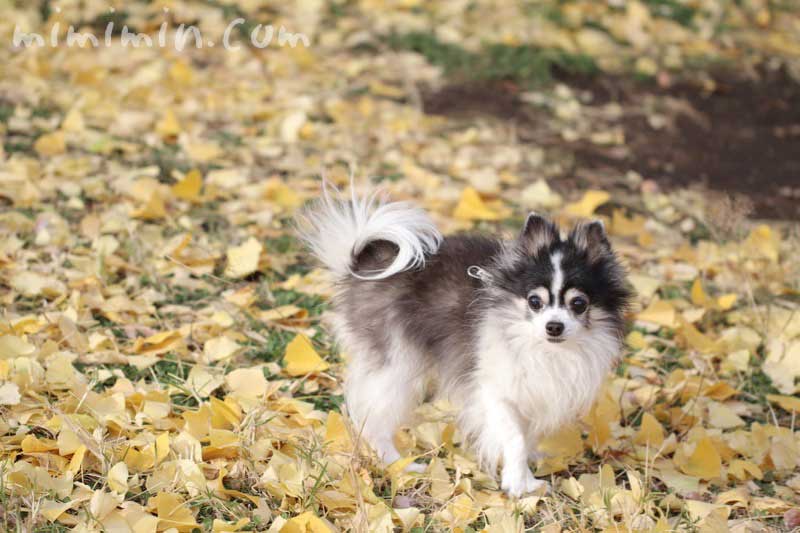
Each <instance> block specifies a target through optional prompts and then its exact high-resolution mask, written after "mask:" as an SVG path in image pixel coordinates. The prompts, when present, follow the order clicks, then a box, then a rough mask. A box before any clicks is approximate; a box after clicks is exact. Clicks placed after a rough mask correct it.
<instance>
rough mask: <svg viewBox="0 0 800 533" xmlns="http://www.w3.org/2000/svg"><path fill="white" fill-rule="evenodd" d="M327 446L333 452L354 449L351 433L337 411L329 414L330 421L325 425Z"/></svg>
mask: <svg viewBox="0 0 800 533" xmlns="http://www.w3.org/2000/svg"><path fill="white" fill-rule="evenodd" d="M325 444H326V445H327V446H328V449H329V450H332V451H333V450H348V449H350V448H352V441H351V439H350V432H349V431H347V426H346V425H345V422H344V419H343V418H342V415H340V414H339V413H337V412H336V411H331V412H330V413H328V420H327V422H326V423H325Z"/></svg>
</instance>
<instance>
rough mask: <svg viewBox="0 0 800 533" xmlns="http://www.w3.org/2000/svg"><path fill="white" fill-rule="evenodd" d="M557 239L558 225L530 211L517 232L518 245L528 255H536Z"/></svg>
mask: <svg viewBox="0 0 800 533" xmlns="http://www.w3.org/2000/svg"><path fill="white" fill-rule="evenodd" d="M558 239H559V237H558V227H557V226H556V225H555V224H554V223H552V222H551V221H550V220H548V219H546V218H545V217H543V216H541V215H539V214H537V213H531V214H529V215H528V218H527V219H526V220H525V225H524V226H523V227H522V232H521V233H520V234H519V239H518V242H519V246H520V247H521V248H522V250H523V251H524V252H525V253H526V254H528V255H537V254H538V253H539V251H540V250H542V249H543V248H549V247H550V245H552V244H553V243H554V242H556V241H557V240H558Z"/></svg>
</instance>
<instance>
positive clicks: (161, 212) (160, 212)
mask: <svg viewBox="0 0 800 533" xmlns="http://www.w3.org/2000/svg"><path fill="white" fill-rule="evenodd" d="M166 215H167V209H166V207H165V206H164V200H163V199H162V198H161V195H160V194H158V192H155V191H154V192H153V194H151V195H150V199H149V200H148V201H147V203H146V204H144V205H143V206H141V207H140V208H138V209H135V210H134V211H133V212H132V213H131V216H132V217H134V218H141V219H142V220H158V219H159V218H164V217H165V216H166Z"/></svg>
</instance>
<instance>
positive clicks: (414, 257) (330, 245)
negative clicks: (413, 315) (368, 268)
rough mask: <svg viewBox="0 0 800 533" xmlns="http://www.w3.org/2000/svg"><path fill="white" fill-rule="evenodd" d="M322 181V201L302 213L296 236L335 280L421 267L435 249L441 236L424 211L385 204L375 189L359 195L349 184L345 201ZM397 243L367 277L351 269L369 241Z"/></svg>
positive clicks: (376, 276)
mask: <svg viewBox="0 0 800 533" xmlns="http://www.w3.org/2000/svg"><path fill="white" fill-rule="evenodd" d="M330 187H331V186H330V185H328V184H327V183H323V189H322V200H321V202H320V203H318V204H317V205H316V206H315V207H314V208H313V209H309V210H306V211H305V212H304V213H303V214H302V215H301V217H300V218H301V224H302V227H301V236H302V237H303V240H305V241H306V244H307V245H308V246H309V248H311V251H312V252H313V253H314V255H316V256H317V257H318V258H319V259H320V260H321V261H322V263H323V264H324V265H325V266H326V267H327V268H328V269H329V270H330V271H331V272H333V274H334V276H336V277H337V278H344V277H345V276H355V277H357V278H361V279H372V280H375V279H384V278H388V277H390V276H392V275H394V274H397V273H398V272H402V271H403V270H408V269H409V268H414V267H417V266H422V265H423V264H424V263H425V254H427V253H434V252H436V250H437V248H438V247H439V243H440V242H441V241H442V234H441V233H439V230H438V229H437V228H436V225H435V224H434V223H433V221H432V220H431V219H430V217H429V216H428V215H427V213H425V211H423V210H421V209H419V208H416V207H414V206H412V205H410V204H408V203H405V202H385V201H383V200H381V199H380V198H379V196H378V193H377V192H375V193H373V194H371V195H369V196H365V197H363V198H362V197H359V196H358V195H356V193H355V189H354V188H352V187H351V195H350V199H349V201H347V202H343V201H341V199H340V198H339V197H340V194H339V192H338V191H336V190H334V191H331V190H329V189H330ZM376 240H384V241H389V242H393V243H394V244H396V245H397V248H398V252H397V257H396V258H395V260H394V262H392V264H391V265H389V266H388V267H387V268H386V269H385V270H383V271H381V272H375V273H374V274H372V275H366V276H365V275H363V274H356V273H354V272H353V271H352V269H351V268H350V265H351V263H352V260H353V257H355V256H357V255H358V254H359V253H360V252H361V251H362V250H363V249H364V247H365V246H366V245H367V244H369V243H370V242H371V241H376Z"/></svg>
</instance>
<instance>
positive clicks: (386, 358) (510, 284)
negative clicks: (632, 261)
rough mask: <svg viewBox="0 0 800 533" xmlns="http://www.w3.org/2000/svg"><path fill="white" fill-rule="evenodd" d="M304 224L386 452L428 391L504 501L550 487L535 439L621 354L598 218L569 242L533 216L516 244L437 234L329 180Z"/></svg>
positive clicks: (357, 400)
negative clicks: (333, 286)
mask: <svg viewBox="0 0 800 533" xmlns="http://www.w3.org/2000/svg"><path fill="white" fill-rule="evenodd" d="M300 229H301V234H302V236H303V238H304V239H305V241H306V242H307V243H308V245H309V247H310V249H311V251H312V252H313V253H314V255H316V256H317V257H318V258H319V260H320V261H321V262H322V263H323V264H324V265H325V266H326V267H327V268H328V269H329V270H330V271H331V272H332V273H333V275H334V276H335V278H336V281H337V285H338V291H337V293H336V296H335V297H334V300H333V313H334V315H333V322H334V329H335V334H336V337H337V339H338V340H339V342H340V344H341V345H342V347H343V349H344V350H345V351H346V353H347V354H348V355H349V357H350V361H349V366H348V372H347V377H346V382H345V397H346V403H347V409H348V411H349V414H350V417H351V419H352V420H353V422H354V424H355V425H356V428H357V429H360V430H361V431H362V435H363V437H364V438H366V440H367V441H368V442H369V443H370V444H371V445H372V446H373V448H374V449H375V450H376V452H377V453H378V455H379V456H380V458H381V459H382V460H383V461H384V462H385V463H387V464H388V463H391V462H394V461H395V460H397V459H399V458H400V454H399V452H398V451H397V448H396V447H395V444H394V442H393V437H394V435H395V432H396V430H397V429H398V427H399V426H400V425H402V424H403V423H405V422H407V421H408V420H409V417H410V415H411V413H412V411H413V410H414V408H415V407H417V405H419V404H420V402H422V400H423V399H424V397H425V394H426V392H427V391H429V386H430V385H431V384H434V385H435V386H436V390H437V392H438V393H439V394H444V395H446V396H447V397H448V398H450V399H451V400H452V401H454V403H456V404H457V405H458V406H459V407H460V415H459V425H460V427H461V429H462V430H463V431H464V433H465V435H466V437H467V439H468V442H469V443H470V444H471V445H472V446H473V448H474V450H475V452H476V453H477V455H478V457H479V459H480V461H481V464H482V467H483V468H485V469H486V470H487V471H488V472H489V473H490V474H491V475H495V473H496V469H497V468H498V466H501V467H502V470H501V486H502V488H503V489H504V490H505V491H506V492H507V493H508V494H509V495H511V496H519V495H522V494H525V493H528V492H531V491H534V490H536V489H537V488H539V487H540V486H543V485H544V484H545V482H544V481H541V480H538V479H536V478H535V477H534V476H533V474H532V473H531V470H530V468H529V467H528V460H529V459H530V458H533V457H535V453H536V445H537V441H538V440H539V439H540V438H541V437H542V436H544V435H547V434H549V433H552V432H554V431H555V430H557V429H558V428H559V427H561V426H562V425H563V424H565V423H568V422H570V421H572V420H574V419H575V418H577V417H579V416H580V415H581V414H582V413H584V412H585V411H586V410H587V409H588V408H589V407H590V406H591V404H592V402H593V401H594V399H595V396H596V394H597V392H598V389H599V387H600V385H601V383H602V382H603V380H604V378H605V376H606V374H607V372H608V371H609V369H610V368H611V366H612V364H613V362H614V361H615V359H616V358H617V357H618V355H619V353H620V350H621V346H622V338H623V330H624V319H623V314H624V311H625V309H626V307H627V305H628V302H629V299H630V297H631V293H630V291H629V289H628V285H627V283H626V281H625V270H624V269H623V267H622V266H621V265H620V262H619V261H618V259H617V257H616V256H615V254H614V252H613V251H612V249H611V246H610V244H609V242H608V239H607V238H606V234H605V229H604V227H603V224H602V223H601V222H599V221H595V222H588V223H582V224H578V225H577V226H576V227H575V228H574V229H573V230H572V231H571V232H570V233H569V235H568V236H566V238H562V237H561V236H560V234H559V230H558V228H557V227H556V225H555V224H553V223H552V222H550V221H549V220H547V219H545V218H544V217H542V216H540V215H537V214H534V213H532V214H531V215H529V216H528V218H527V220H526V221H525V225H524V227H523V228H522V231H521V232H520V234H519V236H518V237H517V238H516V239H514V240H511V241H503V240H501V239H496V238H489V237H485V236H478V235H455V236H450V237H442V235H441V234H440V233H439V231H438V230H437V229H436V227H435V225H434V224H433V222H432V221H431V219H430V218H429V217H428V216H427V215H426V214H425V213H424V212H423V211H422V210H420V209H417V208H415V207H413V206H411V205H409V204H407V203H397V202H394V203H385V202H382V201H379V200H378V198H377V197H376V196H375V195H372V196H370V197H367V198H360V197H357V196H356V194H355V192H353V193H352V195H351V198H349V199H347V200H343V199H342V198H341V196H339V195H338V193H332V192H331V191H329V190H328V187H327V186H323V199H322V200H321V201H320V202H319V203H317V204H316V205H314V206H313V207H311V208H310V209H308V210H306V211H305V213H304V214H303V215H302V216H301V220H300ZM411 467H412V468H411V469H412V470H418V471H419V470H422V469H424V465H419V464H414V465H411Z"/></svg>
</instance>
